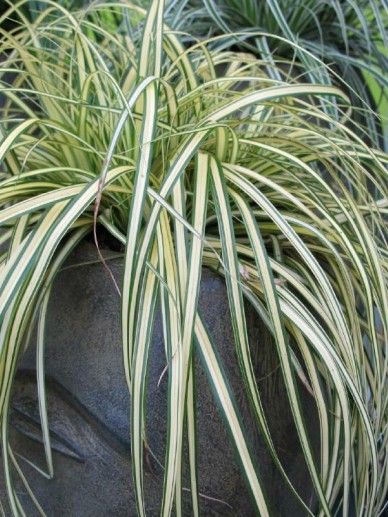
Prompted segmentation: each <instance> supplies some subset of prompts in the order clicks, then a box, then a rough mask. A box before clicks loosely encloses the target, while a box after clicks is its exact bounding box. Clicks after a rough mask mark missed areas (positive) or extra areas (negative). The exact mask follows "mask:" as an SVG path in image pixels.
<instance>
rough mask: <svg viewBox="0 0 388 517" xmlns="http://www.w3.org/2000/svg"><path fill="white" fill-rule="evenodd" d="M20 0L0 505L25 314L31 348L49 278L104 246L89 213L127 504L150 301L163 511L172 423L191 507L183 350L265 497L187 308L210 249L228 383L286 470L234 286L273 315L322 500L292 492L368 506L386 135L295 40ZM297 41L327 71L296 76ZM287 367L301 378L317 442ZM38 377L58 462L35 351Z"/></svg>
mask: <svg viewBox="0 0 388 517" xmlns="http://www.w3.org/2000/svg"><path fill="white" fill-rule="evenodd" d="M27 3H28V2H27V0H21V1H19V2H17V3H15V4H14V5H12V6H10V8H9V9H8V11H6V12H5V13H4V14H3V16H2V18H1V20H0V27H2V26H3V25H2V22H3V21H4V20H5V19H7V18H12V19H13V20H16V24H15V27H14V28H13V29H11V30H9V31H5V30H3V29H2V30H1V41H0V55H1V56H2V61H1V69H0V74H1V77H0V94H1V99H2V106H1V112H2V117H1V123H0V138H1V144H0V157H1V163H2V166H1V171H0V225H1V233H0V242H1V246H2V247H1V249H2V250H3V251H2V254H1V257H0V286H1V288H0V321H1V328H0V417H1V428H2V433H1V442H2V457H3V466H4V469H5V473H6V489H7V494H8V502H9V506H10V508H11V510H12V513H13V514H14V515H23V512H24V510H23V508H22V506H21V503H20V500H19V498H18V494H17V492H16V490H15V478H16V477H18V476H23V474H22V469H23V463H22V462H21V460H20V459H18V457H17V456H16V455H15V451H13V450H12V448H11V446H10V443H9V408H10V401H11V393H12V384H13V379H14V375H15V372H16V369H17V365H18V360H19V358H20V356H21V354H22V351H23V349H24V347H25V346H26V345H27V343H29V342H30V341H31V339H30V338H31V335H32V333H33V328H34V326H35V324H36V322H38V339H37V340H35V341H34V343H35V344H36V349H37V355H38V357H40V358H43V357H44V327H45V318H46V312H47V304H48V301H49V297H50V290H51V286H52V283H53V280H54V279H55V276H56V274H57V273H58V271H60V270H61V267H62V265H63V263H64V261H65V259H66V257H67V256H68V255H69V254H70V252H71V251H72V250H73V249H74V248H75V247H76V246H77V245H78V244H79V243H80V242H81V241H82V239H84V238H85V236H87V235H88V234H92V235H94V240H95V242H96V245H97V246H98V228H100V227H104V228H105V230H106V231H107V232H109V233H110V234H111V235H112V237H113V238H114V239H116V240H117V241H119V242H120V243H122V244H123V246H124V247H125V257H124V280H123V283H122V285H117V291H118V295H119V296H120V297H121V321H122V350H123V361H124V367H125V375H126V381H127V385H128V390H129V392H130V397H131V404H130V408H129V411H130V425H131V436H130V439H131V460H132V467H133V468H132V470H133V472H132V474H133V480H132V483H133V489H134V491H135V493H136V499H137V510H138V513H139V515H145V514H146V507H147V493H145V492H144V489H143V476H144V465H143V444H144V440H146V434H147V422H146V419H145V415H144V404H145V399H146V397H147V393H146V383H145V379H146V376H147V366H148V355H149V350H150V341H151V336H152V324H153V320H154V315H155V311H156V310H158V308H160V310H161V312H162V320H163V331H164V340H165V350H166V358H165V361H166V375H167V376H168V386H169V389H168V401H167V403H168V415H169V416H168V422H167V435H166V456H165V458H164V485H163V500H162V501H161V513H162V514H163V515H169V514H171V512H172V510H173V509H174V511H175V512H176V514H177V515H181V514H182V510H181V504H182V500H181V494H182V480H181V470H182V469H181V466H182V462H183V456H182V450H183V447H184V445H185V444H187V447H188V450H189V461H190V473H191V475H190V479H191V487H190V488H191V497H192V511H193V515H198V514H199V511H200V500H199V499H198V488H197V467H196V457H195V441H196V432H195V419H196V413H195V405H194V398H195V370H194V369H193V354H198V355H200V357H201V359H202V362H203V364H204V367H205V369H206V371H207V373H208V377H209V382H210V383H211V384H212V386H213V389H214V393H215V396H216V398H217V401H218V405H219V408H220V411H221V413H222V415H223V417H224V419H225V423H226V425H227V426H228V427H229V429H230V432H231V437H232V440H233V442H234V444H235V447H236V453H237V454H238V456H239V459H240V462H241V470H242V473H244V475H245V476H246V479H247V483H248V485H249V487H250V488H251V491H252V495H253V499H254V502H255V505H256V509H257V511H258V513H260V514H261V515H264V516H265V515H270V505H271V501H266V499H265V497H264V495H263V491H262V486H261V483H260V472H259V469H260V466H259V468H258V469H257V468H256V467H255V466H254V465H255V462H254V460H253V458H254V454H255V451H252V450H250V448H249V444H248V440H247V439H246V435H245V430H244V425H243V422H241V421H240V419H239V413H238V408H237V407H236V405H235V404H234V402H233V401H234V396H233V393H231V392H230V389H229V382H228V379H227V378H226V374H225V372H224V370H223V368H222V364H221V360H220V359H219V354H218V353H217V350H216V349H215V345H214V343H213V342H212V339H211V336H210V333H209V332H208V329H207V328H206V327H205V325H204V324H203V320H202V317H201V314H200V313H199V312H198V310H197V301H198V290H199V284H200V280H201V271H202V268H203V267H204V266H206V267H209V268H212V269H214V270H215V271H217V272H218V273H219V274H221V275H223V276H224V278H225V282H226V286H227V292H228V299H229V310H230V318H231V322H232V326H233V331H234V340H235V347H236V351H237V357H238V361H239V368H240V372H241V385H242V386H243V387H244V390H245V392H246V393H247V396H248V398H249V401H250V407H251V411H252V414H253V415H254V417H255V422H256V425H257V428H258V429H260V432H261V434H262V436H263V439H264V440H265V443H266V445H267V447H268V450H269V451H270V453H271V456H272V458H273V461H274V462H275V463H276V465H277V466H278V468H279V472H280V474H281V475H282V476H283V477H284V478H285V479H286V481H287V480H288V476H287V465H286V464H282V463H281V462H280V460H279V457H278V453H277V451H276V448H275V447H274V445H273V441H272V438H271V433H270V431H269V427H268V423H267V420H266V415H265V412H264V411H263V406H262V403H261V394H260V389H259V385H258V383H257V382H256V378H255V372H254V370H253V366H252V360H251V353H252V350H251V348H250V345H249V343H248V337H247V325H246V318H245V309H244V299H247V300H249V301H250V302H251V304H252V305H253V306H254V307H255V309H256V310H257V313H258V317H260V318H261V319H262V320H263V321H265V323H266V325H267V326H268V328H269V329H270V331H271V332H272V334H273V336H274V343H275V344H276V350H277V353H278V357H279V363H280V368H281V373H282V377H283V380H284V383H285V386H286V389H287V396H288V400H289V405H290V408H291V411H292V415H293V418H294V422H295V428H296V430H297V433H298V437H299V440H300V443H301V446H302V448H303V453H304V457H305V461H306V464H307V466H308V469H309V472H310V475H311V480H312V483H313V486H314V488H315V492H316V496H317V501H318V509H317V510H315V509H311V508H308V506H307V504H306V503H305V502H304V506H305V509H306V513H308V514H310V515H313V514H316V515H334V514H336V512H338V511H340V512H342V514H343V515H348V511H349V507H350V500H351V499H352V500H353V504H354V506H355V508H356V514H357V515H365V516H370V517H375V516H377V515H379V514H381V513H382V511H383V508H384V505H385V502H386V495H387V490H388V468H387V461H388V457H387V440H388V433H387V432H386V431H387V424H388V420H387V403H388V385H387V373H388V372H387V368H388V356H387V347H388V340H387V337H388V320H387V315H388V291H387V265H388V253H387V246H386V244H387V231H386V229H387V227H386V216H387V211H388V182H387V161H388V156H387V155H386V154H385V153H384V152H383V151H382V150H381V148H379V147H378V146H377V145H376V146H373V143H371V140H372V141H373V139H371V138H370V134H369V132H368V125H366V126H365V127H364V126H362V125H358V127H357V131H355V130H354V120H356V118H355V117H357V114H358V113H359V108H358V107H357V106H354V105H353V103H352V98H353V95H351V96H349V88H347V85H346V84H345V83H344V82H343V81H342V79H341V75H340V74H338V73H337V72H336V71H335V69H331V68H330V67H329V66H328V65H327V64H326V63H324V62H323V61H321V60H320V59H319V57H314V55H313V54H312V53H311V52H310V51H308V50H302V47H301V50H299V51H298V54H297V59H298V61H299V62H298V68H299V69H300V70H305V73H304V74H302V75H297V76H295V75H294V74H290V73H289V71H290V67H292V66H294V63H293V61H292V60H288V59H285V58H284V59H283V60H282V63H278V62H277V61H273V60H272V61H269V60H268V58H267V57H263V58H260V57H258V56H257V55H255V54H253V53H252V52H251V51H249V49H245V51H242V50H241V49H240V48H234V47H230V46H228V45H227V43H226V42H227V41H230V35H219V36H214V37H212V38H210V39H209V40H205V41H202V40H201V41H197V42H193V43H192V44H190V45H189V46H187V45H186V46H185V45H183V43H182V40H181V35H180V33H179V32H176V31H174V30H172V29H170V28H169V27H168V25H166V24H165V23H164V18H163V17H164V3H163V1H162V0H155V1H153V2H152V3H151V5H150V7H149V8H148V10H147V11H145V10H144V9H143V8H141V7H138V6H136V5H133V4H131V3H129V2H126V1H122V2H119V1H116V2H115V1H112V2H99V3H92V4H91V5H90V6H88V7H87V8H84V9H81V10H79V11H77V12H76V11H68V10H66V9H65V8H64V7H62V6H61V5H60V4H58V3H57V2H54V1H51V0H44V1H43V0H42V2H41V4H44V5H45V8H44V9H42V10H41V11H40V12H39V13H38V15H37V16H36V17H34V19H33V21H29V19H28V18H27V17H26V15H25V14H24V10H23V9H24V7H23V6H25V5H26V4H27ZM112 17H113V18H114V19H115V20H118V21H119V23H117V25H116V27H117V30H114V31H112V30H111V26H110V22H109V20H111V19H112ZM128 21H130V24H131V27H132V28H133V27H135V28H136V30H132V29H131V27H130V26H129V24H128V23H127V22H128ZM140 29H141V30H140ZM284 45H286V42H284ZM289 45H290V47H291V48H295V42H293V41H292V40H291V41H290V42H289ZM302 55H303V56H304V58H302V59H301V56H302ZM312 61H314V62H315V63H316V64H317V66H318V67H319V68H320V69H321V70H324V71H325V75H326V74H327V75H326V76H327V77H330V78H332V80H331V81H326V80H325V81H322V82H321V83H320V82H319V81H316V82H313V81H310V80H307V79H306V77H307V76H308V73H309V70H308V68H307V67H308V66H309V64H311V62H312ZM268 63H271V66H270V67H269V65H268ZM269 69H272V70H276V74H274V73H270V72H269ZM363 110H364V112H367V113H368V114H369V115H370V117H371V119H372V118H373V117H375V115H373V114H372V112H371V111H367V108H366V107H365V106H364V108H363ZM369 115H368V116H369ZM363 120H365V118H364V119H363ZM352 121H353V122H352ZM106 267H107V269H108V271H109V266H108V264H106ZM107 274H108V272H107ZM112 281H115V279H114V278H112ZM298 378H300V379H303V382H304V383H305V384H306V383H307V384H308V386H309V390H310V391H311V393H312V396H313V397H314V399H315V403H316V407H317V412H318V415H319V429H320V459H319V462H318V461H317V460H316V459H315V458H314V455H313V453H312V449H311V443H310V442H311V437H309V435H308V432H307V430H306V425H305V422H304V418H303V411H302V408H301V404H300V401H299V393H298V390H299V387H298V383H297V379H298ZM37 384H38V393H39V401H40V416H41V425H42V435H43V440H44V445H45V447H44V449H45V454H46V459H47V463H48V470H49V472H50V473H52V471H53V465H52V460H51V454H50V435H49V431H48V424H49V423H48V418H47V408H46V402H45V400H46V399H45V383H44V361H43V359H42V360H41V361H38V370H37ZM25 482H26V484H27V483H28V479H25ZM128 482H130V480H128ZM31 496H32V497H34V496H33V494H31ZM295 497H299V496H298V494H297V493H296V492H295ZM35 502H36V504H37V505H38V502H37V501H35Z"/></svg>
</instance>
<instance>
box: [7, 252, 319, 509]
mask: <svg viewBox="0 0 388 517" xmlns="http://www.w3.org/2000/svg"><path fill="white" fill-rule="evenodd" d="M106 254H108V255H109V251H107V252H106ZM93 260H95V261H96V263H95V264H88V265H81V263H84V262H89V261H93ZM76 264H79V265H77V267H70V268H67V269H65V270H64V271H62V272H61V273H60V274H59V275H58V278H57V280H56V285H55V288H54V290H53V295H52V299H51V304H50V309H49V318H48V322H49V323H48V327H47V342H46V371H47V375H48V379H49V381H48V405H49V412H50V429H51V436H52V441H53V449H54V469H55V476H54V479H52V480H46V479H44V478H43V477H42V476H40V475H39V474H37V473H36V472H35V471H34V470H33V469H32V468H31V467H29V466H28V465H27V464H26V463H25V462H23V461H21V465H22V466H23V470H24V472H25V474H26V476H27V478H28V480H29V482H30V484H31V487H32V489H33V490H34V493H35V494H36V495H37V497H38V499H39V501H40V502H41V504H42V506H43V508H44V510H45V512H46V514H47V515H49V516H57V515H58V516H59V515H60V516H89V515H90V516H92V515H93V516H105V515H109V514H110V515H114V516H124V515H130V516H132V515H135V514H136V512H135V506H134V496H133V491H132V479H131V473H130V468H131V464H130V449H129V398H128V393H127V388H126V384H125V380H124V372H123V366H122V356H121V342H120V322H119V317H120V316H119V314H120V311H119V304H120V301H119V298H118V295H117V293H116V292H115V289H114V287H113V285H112V282H111V280H110V279H109V277H108V275H107V273H106V271H105V270H104V268H103V267H102V266H101V264H99V263H98V259H97V256H96V252H95V249H94V246H93V245H92V244H91V243H87V242H86V243H84V244H82V245H81V246H80V248H79V249H78V250H77V251H76V252H75V253H74V254H73V256H72V257H71V259H70V260H69V264H68V265H74V266H75V265H76ZM109 264H110V267H111V268H112V270H113V272H114V274H115V276H116V278H117V279H120V276H121V274H122V264H121V260H120V259H118V260H111V261H110V262H109ZM227 307H228V305H227V295H226V289H225V285H224V282H223V280H222V279H221V278H220V277H218V276H216V275H215V274H214V273H212V272H210V271H209V270H206V269H204V270H203V278H202V284H201V296H200V311H201V313H202V315H203V317H204V320H205V322H206V324H207V327H208V328H209V330H210V332H211V334H212V336H213V338H214V341H215V343H216V346H217V349H218V354H219V356H220V357H221V358H222V361H223V365H224V369H225V371H226V372H227V373H228V376H229V380H230V384H231V386H232V388H233V390H234V392H235V394H236V399H237V402H238V407H239V409H240V412H241V420H242V422H243V423H244V425H246V426H247V428H248V429H249V430H250V441H251V447H252V450H253V451H254V456H255V459H256V462H257V465H258V467H259V471H260V473H261V478H262V480H263V482H264V485H265V490H266V493H267V498H268V501H269V506H270V509H271V516H277V515H279V516H281V515H287V516H290V515H291V516H292V515H295V516H299V515H303V514H304V512H303V509H302V508H301V506H300V505H299V503H298V501H297V500H296V498H295V497H294V496H293V495H292V494H291V493H290V492H289V490H288V489H287V487H286V486H285V484H284V481H283V480H282V479H281V478H280V476H279V474H278V472H277V470H276V467H275V466H274V465H273V462H272V460H271V458H270V457H269V454H268V453H267V451H266V449H265V447H264V445H263V443H262V441H261V439H260V437H259V436H258V434H257V433H256V432H254V431H253V429H254V425H253V422H252V415H251V413H250V411H249V409H248V404H247V401H246V398H245V395H244V392H243V389H242V387H241V386H242V384H241V380H240V376H239V372H238V367H237V360H236V356H235V352H234V346H233V338H232V330H231V325H230V320H229V317H228V309H227ZM247 317H248V323H249V335H250V344H251V347H252V353H253V356H254V362H255V368H256V372H257V378H258V380H259V387H260V392H261V394H262V398H263V405H264V407H265V409H266V412H267V415H268V419H269V423H270V427H271V430H272V432H273V437H274V442H275V445H276V447H277V450H278V453H279V455H280V457H281V459H282V461H283V462H284V465H285V467H286V471H287V472H288V474H289V475H290V477H291V479H292V480H293V482H294V483H295V485H296V487H297V488H298V490H299V491H300V494H301V495H302V497H303V498H304V500H305V501H306V502H307V504H311V505H313V501H314V500H315V498H314V496H313V491H312V488H311V482H310V479H309V475H308V473H307V469H306V466H305V463H304V460H303V456H302V453H301V449H300V446H299V441H298V438H297V435H296V431H295V428H294V424H293V421H292V416H291V414H290V411H289V409H288V402H287V399H286V395H285V390H284V386H283V383H282V379H281V374H280V370H279V364H278V358H277V355H276V350H275V347H274V343H273V341H272V338H271V336H270V335H269V334H268V332H267V331H266V329H265V328H264V326H263V324H262V323H261V321H260V320H259V319H258V317H257V316H256V314H255V313H254V311H253V310H252V309H251V308H250V307H247ZM32 345H33V344H32ZM165 365H166V361H165V357H164V344H163V338H162V329H161V321H160V315H158V316H157V318H156V321H155V330H154V336H153V341H152V349H151V354H150V364H149V377H148V401H147V410H146V413H147V434H148V438H149V441H150V446H151V448H152V450H153V452H154V453H155V454H156V456H157V457H158V458H159V460H160V461H161V462H163V459H164V452H165V449H164V447H165V425H166V414H167V413H166V412H167V408H166V395H167V376H166V375H165V376H164V377H163V379H162V381H161V383H160V385H159V386H158V381H159V378H160V375H161V373H162V372H163V370H164V368H165ZM34 366H35V355H34V349H33V346H30V348H29V349H27V351H26V353H25V355H24V357H23V359H22V362H21V366H20V372H19V374H18V377H17V380H16V383H15V390H14V391H15V393H14V398H13V410H12V433H11V438H12V443H13V446H14V449H15V451H17V452H18V453H20V454H22V455H23V456H25V457H27V458H29V459H32V460H33V461H34V462H35V463H36V464H38V465H39V466H41V467H43V466H44V454H43V447H42V444H41V443H40V441H39V440H40V432H39V428H38V426H37V422H38V413H37V407H36V387H35V381H34V372H33V369H34ZM195 368H196V392H197V397H196V400H197V402H196V403H197V412H198V464H199V485H200V491H201V493H202V494H205V495H207V496H209V497H212V498H217V499H222V500H223V501H224V503H222V502H217V501H214V500H210V499H206V498H201V501H200V502H201V511H202V514H203V515H209V516H211V515H220V516H221V515H222V516H229V515H230V516H238V515H241V516H244V517H245V516H247V517H249V516H251V515H255V511H254V507H253V505H252V500H251V496H250V494H249V490H248V489H247V487H246V484H245V481H244V479H243V476H242V474H241V471H240V468H239V462H238V459H237V458H236V455H235V451H234V447H233V445H232V444H231V441H230V438H229V435H228V432H227V431H226V426H225V424H224V422H223V420H222V417H221V416H220V414H219V412H218V409H217V406H216V404H215V401H214V398H213V395H212V391H211V388H210V385H209V382H208V380H207V377H206V374H205V372H204V370H203V368H202V366H201V362H200V360H199V358H198V357H197V356H196V359H195ZM300 396H301V400H302V404H303V406H304V408H305V411H306V421H307V422H308V423H309V426H310V428H311V437H312V439H314V440H313V441H314V443H315V449H317V446H318V438H317V437H318V436H319V432H318V431H319V428H318V424H317V415H316V410H315V405H314V402H313V400H312V398H311V396H310V395H309V394H308V393H307V391H306V390H305V388H304V386H303V385H300ZM146 471H147V474H146V483H145V486H146V494H147V507H146V509H147V515H151V516H154V515H155V516H156V515H158V513H159V512H158V509H159V504H160V495H161V486H162V481H163V471H162V469H161V468H160V467H159V466H158V464H157V463H156V462H155V461H154V460H152V459H150V461H147V462H146ZM184 477H185V478H186V482H187V469H184ZM15 478H16V476H15ZM0 483H1V484H0V489H1V492H3V493H4V480H3V479H0ZM186 486H188V484H186ZM18 493H19V494H20V497H21V500H22V502H23V505H24V507H25V509H26V511H27V514H28V515H35V514H37V513H36V511H35V510H34V509H33V505H32V504H31V501H30V499H29V497H28V495H27V494H26V491H25V489H24V488H23V487H22V485H20V489H19V492H18ZM2 500H4V498H3V497H2ZM225 503H226V504H225ZM184 515H191V510H190V494H189V492H187V491H186V492H185V493H184Z"/></svg>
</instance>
